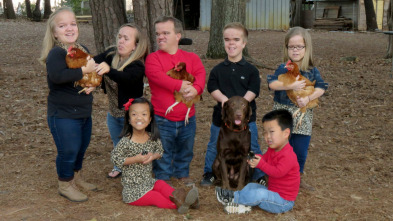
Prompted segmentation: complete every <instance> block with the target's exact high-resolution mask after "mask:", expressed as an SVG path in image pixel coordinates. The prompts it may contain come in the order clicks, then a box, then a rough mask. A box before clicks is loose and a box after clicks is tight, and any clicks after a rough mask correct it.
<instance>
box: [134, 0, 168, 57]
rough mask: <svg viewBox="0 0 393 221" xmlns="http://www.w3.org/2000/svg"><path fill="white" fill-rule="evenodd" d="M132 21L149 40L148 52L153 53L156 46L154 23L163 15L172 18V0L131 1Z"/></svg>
mask: <svg viewBox="0 0 393 221" xmlns="http://www.w3.org/2000/svg"><path fill="white" fill-rule="evenodd" d="M132 5H133V8H134V21H135V24H136V25H137V26H138V27H140V28H141V29H142V30H146V32H145V34H146V36H147V37H148V38H149V40H150V41H149V42H150V50H151V51H155V50H156V49H157V44H156V41H155V27H154V21H155V20H156V19H157V18H158V17H160V16H163V15H166V16H173V0H133V1H132Z"/></svg>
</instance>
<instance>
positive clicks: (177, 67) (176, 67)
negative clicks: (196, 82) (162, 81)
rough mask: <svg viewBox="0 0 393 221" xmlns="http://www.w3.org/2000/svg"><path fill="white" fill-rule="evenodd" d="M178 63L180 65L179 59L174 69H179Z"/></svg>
mask: <svg viewBox="0 0 393 221" xmlns="http://www.w3.org/2000/svg"><path fill="white" fill-rule="evenodd" d="M179 65H180V61H179V62H178V63H177V64H176V65H175V71H181V70H180V67H179Z"/></svg>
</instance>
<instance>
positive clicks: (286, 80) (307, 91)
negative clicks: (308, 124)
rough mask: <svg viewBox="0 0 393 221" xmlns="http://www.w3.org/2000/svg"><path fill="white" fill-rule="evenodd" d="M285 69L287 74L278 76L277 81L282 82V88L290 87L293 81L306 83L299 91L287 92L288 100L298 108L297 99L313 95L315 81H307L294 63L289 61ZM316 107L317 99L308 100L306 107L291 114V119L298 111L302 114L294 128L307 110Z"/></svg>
mask: <svg viewBox="0 0 393 221" xmlns="http://www.w3.org/2000/svg"><path fill="white" fill-rule="evenodd" d="M285 68H287V69H288V72H287V73H285V74H281V75H279V76H278V80H279V81H281V82H283V84H284V86H287V85H290V84H292V83H294V82H295V81H302V80H305V81H306V86H305V87H304V88H303V89H301V90H297V91H295V90H287V91H286V92H287V95H288V97H289V99H290V100H291V101H292V102H293V103H294V104H296V106H298V107H299V104H298V103H297V97H301V98H305V97H308V96H309V95H311V94H313V93H314V91H315V88H314V85H315V81H313V82H311V81H310V80H308V79H307V78H306V77H304V76H303V75H302V74H301V73H300V71H299V67H298V66H297V64H296V63H294V62H292V61H291V60H289V61H288V62H287V64H286V65H285ZM297 76H299V79H297V80H296V77H297ZM317 106H318V99H314V100H310V101H309V102H308V103H307V105H306V106H304V107H302V108H299V109H298V110H297V111H295V113H293V117H294V118H295V117H296V116H297V114H298V113H299V111H300V112H301V113H302V114H301V116H300V119H299V121H298V123H297V124H296V128H298V127H299V126H300V125H301V124H302V120H303V117H304V115H305V113H306V111H307V109H312V108H314V107H317Z"/></svg>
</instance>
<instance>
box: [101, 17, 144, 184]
mask: <svg viewBox="0 0 393 221" xmlns="http://www.w3.org/2000/svg"><path fill="white" fill-rule="evenodd" d="M148 50H149V49H148V44H147V38H146V37H145V36H144V35H143V34H142V32H141V31H140V29H139V28H138V27H137V26H135V25H133V24H124V25H122V26H121V27H120V28H119V31H118V33H117V36H116V45H115V46H112V47H109V49H107V50H106V51H105V52H104V53H102V54H100V55H97V56H95V57H94V60H95V61H96V62H97V63H99V65H98V66H97V68H96V71H97V73H98V74H99V75H103V76H104V81H103V84H102V88H103V89H104V92H105V93H106V94H107V95H108V100H109V111H108V113H107V125H108V129H109V133H110V136H111V139H112V142H113V146H114V147H116V145H117V143H118V142H119V140H120V137H119V135H120V133H121V131H122V128H123V126H124V109H123V105H124V104H125V103H126V102H127V101H128V100H129V99H130V98H138V97H141V96H142V95H143V86H144V83H143V77H144V75H145V65H144V60H145V58H146V56H147V54H148ZM120 174H121V170H120V169H119V168H118V167H116V166H115V167H114V168H113V170H112V171H111V172H110V173H109V174H108V178H116V177H119V175H120Z"/></svg>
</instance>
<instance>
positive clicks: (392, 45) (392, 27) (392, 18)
mask: <svg viewBox="0 0 393 221" xmlns="http://www.w3.org/2000/svg"><path fill="white" fill-rule="evenodd" d="M387 17H388V28H389V31H393V0H390V1H389V9H388V11H387ZM392 56H393V35H389V44H388V50H387V53H386V56H385V58H392Z"/></svg>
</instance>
